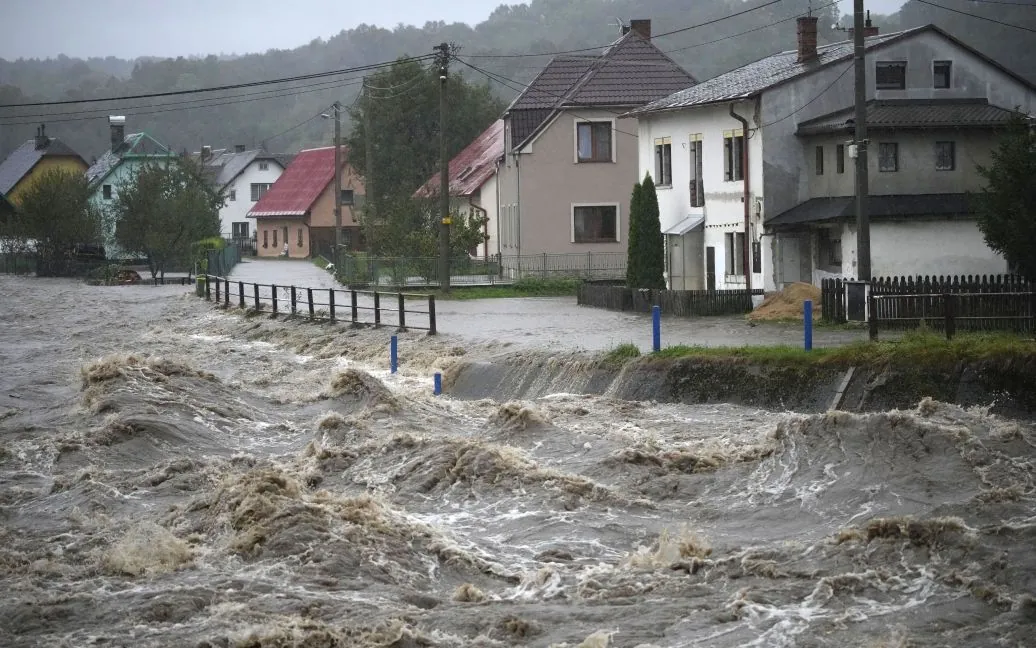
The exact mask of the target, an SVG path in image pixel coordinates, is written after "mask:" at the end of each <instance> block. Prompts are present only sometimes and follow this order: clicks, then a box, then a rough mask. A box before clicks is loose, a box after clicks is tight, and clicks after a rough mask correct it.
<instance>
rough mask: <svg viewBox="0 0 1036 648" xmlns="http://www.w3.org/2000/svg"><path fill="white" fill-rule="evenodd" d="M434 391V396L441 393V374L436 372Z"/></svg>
mask: <svg viewBox="0 0 1036 648" xmlns="http://www.w3.org/2000/svg"><path fill="white" fill-rule="evenodd" d="M434 393H435V395H436V396H438V395H440V394H442V374H441V373H436V374H435V392H434Z"/></svg>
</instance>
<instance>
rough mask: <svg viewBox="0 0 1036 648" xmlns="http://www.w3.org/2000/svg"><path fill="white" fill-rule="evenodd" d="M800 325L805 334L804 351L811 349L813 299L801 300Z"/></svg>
mask: <svg viewBox="0 0 1036 648" xmlns="http://www.w3.org/2000/svg"><path fill="white" fill-rule="evenodd" d="M802 327H803V333H804V335H805V338H806V339H805V346H806V351H812V350H813V300H812V299H807V300H806V301H804V302H802Z"/></svg>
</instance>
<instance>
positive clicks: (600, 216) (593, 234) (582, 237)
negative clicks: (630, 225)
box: [572, 205, 619, 243]
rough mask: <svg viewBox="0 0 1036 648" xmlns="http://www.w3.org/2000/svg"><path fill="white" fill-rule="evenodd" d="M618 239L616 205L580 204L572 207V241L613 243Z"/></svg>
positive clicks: (617, 210)
mask: <svg viewBox="0 0 1036 648" xmlns="http://www.w3.org/2000/svg"><path fill="white" fill-rule="evenodd" d="M618 240H619V208H618V206H616V205H580V206H577V207H573V208H572V242H573V243H614V242H616V241H618Z"/></svg>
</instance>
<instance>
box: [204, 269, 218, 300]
mask: <svg viewBox="0 0 1036 648" xmlns="http://www.w3.org/2000/svg"><path fill="white" fill-rule="evenodd" d="M210 297H212V279H211V277H209V275H205V299H209V298H210ZM216 303H217V304H219V281H216Z"/></svg>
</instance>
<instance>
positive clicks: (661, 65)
mask: <svg viewBox="0 0 1036 648" xmlns="http://www.w3.org/2000/svg"><path fill="white" fill-rule="evenodd" d="M623 32H624V33H623V35H622V37H621V38H619V40H617V41H616V42H615V43H613V44H612V45H611V46H609V47H608V48H607V49H605V50H604V52H602V53H601V54H600V55H597V56H558V57H555V58H554V59H552V60H551V62H550V63H549V64H548V65H547V66H546V67H545V68H544V69H543V71H542V72H541V73H540V74H539V76H537V77H536V78H535V79H534V80H533V82H532V83H531V84H530V85H529V87H528V88H526V89H525V91H524V92H522V94H520V95H519V96H518V98H517V99H515V100H514V102H512V104H511V105H510V106H509V107H508V109H507V112H506V113H505V114H504V161H503V163H502V164H501V165H500V169H499V171H498V173H497V179H498V187H499V195H500V198H499V222H500V228H499V229H500V235H499V244H500V253H501V255H502V259H503V265H504V268H505V270H506V271H507V272H508V273H509V274H510V275H512V276H516V275H520V274H522V273H524V272H526V271H531V272H534V273H536V272H540V271H546V272H552V271H566V270H569V271H571V270H582V269H588V268H589V267H591V266H596V267H598V268H604V267H617V268H620V269H621V268H623V267H625V258H626V239H627V236H626V234H627V232H628V230H629V201H630V195H631V193H632V191H633V185H634V184H635V183H636V182H637V180H638V177H637V176H638V173H639V166H638V157H637V155H638V154H637V136H636V134H637V121H636V119H630V118H626V119H623V118H620V117H619V115H621V114H623V113H625V112H628V111H629V110H632V109H634V108H637V107H639V106H642V105H644V104H647V103H649V102H651V101H654V100H656V99H661V98H662V97H665V96H668V95H670V94H671V93H673V92H676V91H678V90H682V89H684V88H687V87H688V86H691V85H693V84H694V83H695V80H694V78H693V77H692V76H691V75H690V74H688V73H687V72H686V71H684V70H683V69H682V68H681V67H680V66H679V65H677V64H676V63H675V62H674V61H673V60H672V59H670V58H669V57H668V56H666V55H665V54H664V53H662V51H661V50H659V49H658V48H657V47H655V46H654V45H653V44H652V43H651V21H650V20H634V21H631V25H630V27H628V28H624V30H623ZM595 255H596V260H595Z"/></svg>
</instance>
